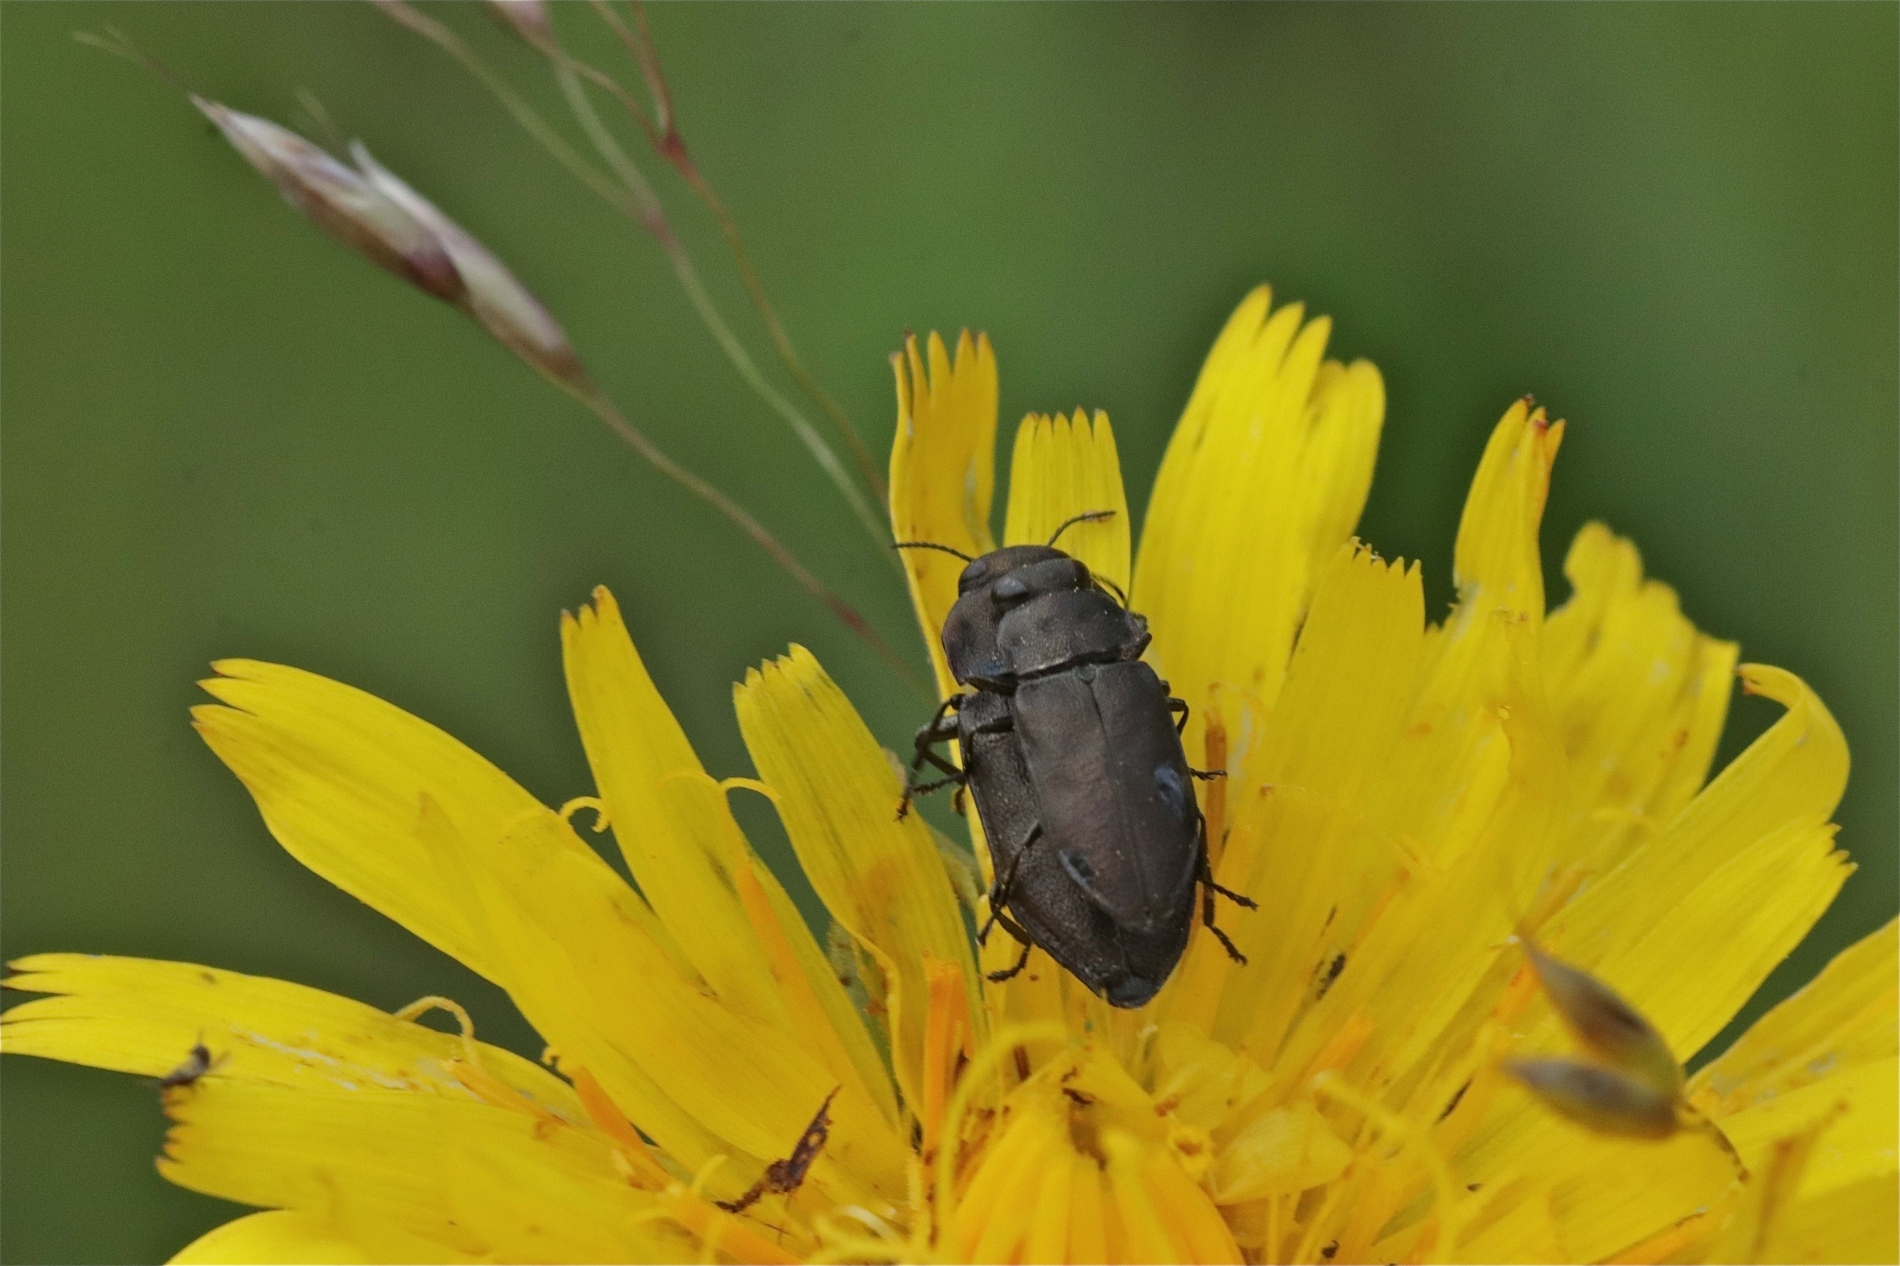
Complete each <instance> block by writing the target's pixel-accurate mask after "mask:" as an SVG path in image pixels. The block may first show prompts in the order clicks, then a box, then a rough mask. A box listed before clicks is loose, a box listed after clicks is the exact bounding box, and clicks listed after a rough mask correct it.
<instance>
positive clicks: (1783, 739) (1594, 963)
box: [1542, 665, 1851, 1059]
mask: <svg viewBox="0 0 1900 1266" xmlns="http://www.w3.org/2000/svg"><path fill="white" fill-rule="evenodd" d="M1742 674H1743V681H1744V684H1745V686H1746V688H1747V689H1749V690H1751V691H1752V692H1754V693H1758V694H1764V695H1767V696H1768V697H1769V698H1772V699H1774V700H1776V701H1777V702H1779V703H1782V704H1784V705H1786V706H1787V708H1788V711H1787V713H1786V714H1785V715H1784V716H1782V718H1781V719H1780V720H1778V721H1777V722H1775V724H1774V725H1772V726H1770V727H1769V729H1768V730H1767V732H1765V733H1764V734H1762V735H1761V736H1760V737H1759V738H1757V739H1756V740H1755V742H1754V743H1752V744H1750V745H1749V747H1748V749H1747V750H1746V751H1744V752H1743V753H1742V754H1741V755H1740V756H1738V757H1737V758H1736V759H1735V760H1734V761H1733V762H1732V763H1731V764H1730V765H1729V767H1728V768H1727V769H1725V770H1723V771H1722V773H1721V774H1720V775H1718V776H1717V777H1716V779H1715V780H1714V781H1713V782H1711V783H1710V784H1709V785H1708V787H1707V788H1706V789H1704V790H1703V792H1702V793H1701V794H1700V795H1698V796H1697V797H1696V798H1695V799H1694V800H1692V801H1690V803H1689V804H1688V805H1687V806H1686V807H1685V808H1684V809H1683V810H1682V811H1681V812H1680V813H1678V814H1677V815H1676V816H1675V818H1674V819H1673V820H1672V821H1671V822H1670V823H1669V824H1668V825H1667V827H1665V828H1664V830H1663V831H1661V832H1660V833H1658V834H1656V835H1655V836H1653V837H1652V838H1650V839H1648V840H1645V841H1644V842H1643V843H1642V844H1640V845H1638V846H1637V847H1636V848H1635V849H1634V850H1633V851H1631V852H1630V853H1629V855H1628V856H1627V857H1626V858H1625V859H1624V861H1623V862H1622V863H1621V864H1620V865H1619V866H1618V867H1617V868H1616V869H1615V870H1613V871H1612V872H1611V873H1610V874H1608V875H1605V876H1602V877H1601V878H1599V879H1596V880H1594V881H1593V882H1592V883H1591V885H1590V886H1589V887H1588V888H1587V889H1586V890H1585V891H1584V892H1583V893H1582V894H1581V895H1580V896H1579V897H1578V898H1577V899H1576V900H1575V901H1574V902H1572V903H1571V904H1570V905H1569V906H1568V907H1566V908H1565V909H1564V910H1563V912H1562V913H1561V914H1559V915H1558V916H1557V917H1556V918H1555V919H1554V920H1553V921H1552V922H1551V923H1550V924H1549V925H1548V926H1547V927H1546V929H1545V931H1544V934H1543V938H1542V939H1543V941H1544V943H1545V945H1546V946H1547V947H1548V948H1549V949H1550V950H1551V952H1552V953H1555V954H1557V955H1559V956H1561V957H1562V958H1563V959H1564V960H1565V961H1567V962H1570V963H1574V964H1576V965H1577V966H1579V967H1581V968H1582V969H1583V970H1585V971H1588V972H1591V973H1592V974H1594V975H1596V976H1598V977H1600V978H1602V979H1603V980H1604V981H1605V982H1606V983H1608V984H1609V985H1610V987H1612V988H1613V989H1615V990H1616V991H1617V992H1618V993H1620V994H1621V995H1622V996H1623V997H1624V998H1626V999H1628V1000H1629V1001H1630V1003H1631V1004H1632V1005H1633V1006H1635V1007H1636V1008H1637V1009H1638V1010H1640V1011H1641V1012H1642V1013H1643V1014H1644V1015H1646V1016H1647V1017H1649V1019H1650V1021H1651V1022H1652V1023H1653V1024H1655V1026H1656V1027H1657V1028H1658V1029H1659V1030H1660V1031H1661V1032H1662V1033H1663V1035H1664V1037H1665V1038H1667V1039H1668V1042H1669V1045H1670V1049H1671V1050H1673V1051H1674V1052H1675V1053H1676V1055H1677V1057H1678V1058H1679V1059H1687V1058H1688V1057H1689V1056H1690V1055H1693V1054H1694V1053H1695V1052H1696V1050H1697V1049H1699V1048H1700V1047H1701V1045H1702V1044H1703V1043H1705V1042H1707V1041H1708V1040H1709V1039H1710V1038H1711V1037H1713V1036H1715V1034H1716V1033H1717V1032H1718V1031H1719V1030H1720V1029H1721V1028H1722V1026H1723V1025H1724V1024H1727V1023H1728V1021H1729V1019H1730V1018H1731V1017H1732V1016H1733V1015H1734V1014H1735V1012H1736V1011H1737V1010H1739V1009H1740V1008H1741V1005H1742V1003H1743V1002H1745V1001H1746V1000H1747V999H1748V997H1749V995H1750V994H1752V993H1753V992H1754V991H1755V988H1756V986H1758V985H1759V984H1760V983H1761V981H1762V980H1763V979H1764V978H1765V977H1766V976H1767V974H1768V972H1769V971H1770V970H1771V969H1773V967H1774V966H1775V965H1776V964H1777V963H1779V962H1780V961H1781V960H1782V959H1783V958H1784V957H1786V956H1787V954H1788V953H1789V951H1791V950H1792V949H1793V948H1794V947H1795V945H1796V944H1798V943H1799V942H1800V939H1801V938H1802V937H1803V936H1805V935H1806V934H1807V931H1808V929H1809V928H1810V927H1812V926H1813V924H1814V921H1815V920H1816V919H1818V918H1819V917H1820V916H1821V912H1822V911H1823V910H1825V909H1826V908H1827V906H1828V903H1829V902H1831V901H1832V900H1833V897H1834V894H1835V893H1836V892H1837V891H1839V888H1840V885H1841V883H1842V882H1843V881H1844V880H1845V879H1846V877H1847V874H1848V873H1849V871H1850V869H1851V867H1849V866H1848V865H1847V864H1846V861H1845V857H1844V855H1842V854H1839V853H1837V852H1835V851H1834V849H1833V828H1832V827H1831V826H1829V825H1828V821H1827V820H1828V817H1829V816H1830V815H1831V814H1832V813H1833V811H1834V806H1835V805H1836V804H1838V803H1839V802H1840V797H1841V791H1842V789H1843V788H1844V787H1845V786H1846V783H1847V744H1846V741H1845V740H1844V739H1843V738H1842V736H1841V731H1840V727H1839V726H1838V725H1836V724H1835V722H1834V718H1833V717H1832V716H1831V715H1830V714H1829V713H1828V710H1827V708H1826V707H1825V706H1824V705H1823V704H1822V703H1821V701H1820V699H1819V698H1818V697H1816V695H1815V694H1814V692H1813V691H1811V690H1809V689H1808V688H1807V686H1806V685H1804V684H1803V683H1802V682H1801V680H1800V679H1799V678H1797V677H1795V676H1794V675H1793V674H1792V673H1787V672H1784V671H1782V670H1781V669H1778V668H1769V667H1766V666H1763V665H1747V666H1744V668H1743V669H1742Z"/></svg>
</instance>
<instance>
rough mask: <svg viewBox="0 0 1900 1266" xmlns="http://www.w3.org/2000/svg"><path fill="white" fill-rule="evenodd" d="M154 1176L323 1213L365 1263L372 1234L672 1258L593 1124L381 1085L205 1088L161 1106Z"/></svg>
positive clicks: (518, 1255) (518, 1253) (547, 1251)
mask: <svg viewBox="0 0 1900 1266" xmlns="http://www.w3.org/2000/svg"><path fill="white" fill-rule="evenodd" d="M168 1110H169V1111H170V1113H171V1115H172V1117H173V1119H174V1121H175V1122H176V1123H177V1124H176V1125H174V1127H173V1128H172V1131H171V1133H170V1135H169V1136H168V1137H167V1139H166V1148H165V1150H166V1155H165V1158H164V1159H163V1160H161V1161H160V1162H159V1169H160V1171H161V1172H162V1173H163V1174H164V1175H165V1176H166V1177H167V1178H169V1179H171V1180H172V1181H173V1182H176V1183H178V1184H179V1185H180V1186H183V1187H188V1188H190V1189H192V1190H193V1191H201V1192H204V1193H206V1194H207V1195H215V1196H220V1197H222V1198H224V1199H227V1200H235V1201H237V1202H239V1203H241V1204H252V1205H263V1206H267V1207H275V1208H286V1209H297V1210H307V1211H313V1212H319V1213H322V1214H324V1215H326V1216H327V1217H328V1218H329V1219H330V1220H331V1221H332V1223H333V1224H334V1225H335V1226H336V1227H338V1228H339V1231H340V1233H341V1234H342V1235H343V1236H344V1237H346V1238H347V1239H349V1240H351V1241H354V1242H357V1243H360V1244H362V1245H363V1246H364V1247H365V1248H366V1249H367V1252H368V1255H369V1256H370V1257H371V1258H372V1259H379V1258H380V1259H383V1260H388V1259H389V1257H388V1251H387V1248H386V1247H385V1246H384V1245H381V1244H379V1243H378V1242H377V1237H378V1233H379V1231H380V1230H381V1229H382V1228H393V1229H395V1230H396V1231H397V1232H398V1233H399V1234H400V1235H401V1236H402V1237H403V1238H404V1239H405V1240H409V1241H410V1242H413V1240H412V1239H411V1237H421V1238H422V1239H424V1240H428V1241H431V1242H434V1243H436V1244H440V1245H442V1246H444V1247H445V1248H446V1249H448V1250H450V1252H449V1253H444V1254H442V1256H444V1257H447V1256H450V1255H451V1254H466V1255H468V1256H473V1257H480V1258H486V1259H489V1260H495V1259H500V1260H515V1261H527V1260H536V1261H555V1260H561V1261H594V1262H614V1261H679V1260H683V1258H684V1256H685V1254H686V1253H687V1252H689V1251H690V1249H691V1245H690V1241H688V1240H687V1239H686V1237H685V1236H683V1235H682V1234H680V1233H679V1232H678V1230H677V1229H676V1228H673V1227H672V1225H671V1224H670V1223H668V1222H665V1221H661V1220H658V1219H651V1220H648V1219H646V1218H645V1216H644V1215H648V1214H649V1213H650V1212H651V1211H652V1209H653V1207H654V1197H653V1196H651V1195H650V1194H648V1193H646V1192H641V1191H636V1190H634V1189H633V1188H631V1187H629V1186H628V1185H627V1184H626V1182H625V1181H624V1180H623V1179H622V1178H621V1177H620V1175H619V1173H618V1172H617V1171H616V1169H615V1167H614V1164H613V1160H612V1150H611V1147H610V1146H609V1144H608V1143H607V1141H606V1140H605V1139H604V1138H603V1137H602V1136H600V1135H599V1134H596V1133H594V1132H592V1131H591V1130H581V1129H575V1128H571V1127H567V1126H562V1125H549V1124H547V1123H546V1120H545V1118H537V1117H535V1116H533V1115H530V1114H528V1113H523V1112H511V1111H508V1110H506V1109H502V1108H496V1107H492V1106H490V1105H487V1104H482V1103H470V1102H467V1101H458V1100H454V1099H447V1098H436V1097H433V1096H427V1095H413V1094H402V1093H399V1092H391V1091H371V1090H359V1091H315V1090H293V1089H288V1088H284V1087H278V1086H262V1085H247V1084H243V1083H236V1082H219V1083H212V1082H205V1083H201V1084H200V1085H199V1086H198V1087H196V1088H194V1090H193V1091H192V1092H191V1093H186V1094H181V1095H179V1096H178V1097H177V1098H175V1099H174V1100H173V1101H172V1102H171V1103H170V1105H169V1108H168Z"/></svg>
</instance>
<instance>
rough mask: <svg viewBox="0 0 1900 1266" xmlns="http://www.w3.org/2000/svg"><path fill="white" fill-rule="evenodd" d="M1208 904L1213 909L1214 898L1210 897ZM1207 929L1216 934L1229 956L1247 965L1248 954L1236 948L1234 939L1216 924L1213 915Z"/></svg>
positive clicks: (1242, 964)
mask: <svg viewBox="0 0 1900 1266" xmlns="http://www.w3.org/2000/svg"><path fill="white" fill-rule="evenodd" d="M1207 904H1208V907H1209V908H1210V909H1211V908H1212V907H1213V905H1214V901H1213V898H1211V897H1210V898H1208V902H1207ZM1207 930H1208V931H1210V932H1212V933H1213V934H1214V936H1215V939H1217V940H1219V941H1220V943H1221V948H1222V949H1225V950H1226V951H1227V957H1229V958H1231V959H1233V960H1234V961H1235V962H1236V963H1239V964H1240V965H1241V966H1242V967H1245V966H1246V965H1247V956H1246V955H1245V954H1243V953H1241V952H1240V951H1239V950H1237V949H1235V948H1234V943H1233V941H1231V940H1229V939H1228V936H1227V933H1225V932H1223V931H1221V930H1220V929H1219V928H1217V927H1215V926H1214V920H1213V918H1212V917H1211V916H1210V917H1209V918H1208V919H1207Z"/></svg>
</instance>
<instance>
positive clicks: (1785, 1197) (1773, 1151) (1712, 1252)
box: [1707, 1114, 1834, 1262]
mask: <svg viewBox="0 0 1900 1266" xmlns="http://www.w3.org/2000/svg"><path fill="white" fill-rule="evenodd" d="M1833 1122H1834V1115H1833V1114H1829V1115H1827V1116H1823V1117H1820V1118H1818V1119H1817V1120H1814V1121H1812V1122H1810V1123H1809V1124H1807V1125H1806V1126H1804V1127H1803V1128H1801V1129H1800V1130H1797V1131H1796V1132H1794V1133H1792V1134H1789V1135H1787V1136H1785V1137H1783V1138H1780V1139H1776V1140H1775V1142H1774V1145H1773V1146H1772V1147H1771V1148H1770V1149H1769V1150H1768V1152H1767V1154H1766V1155H1764V1156H1762V1157H1760V1158H1758V1160H1757V1163H1756V1164H1755V1165H1753V1166H1751V1167H1750V1172H1749V1175H1748V1181H1747V1183H1745V1184H1744V1186H1743V1189H1742V1195H1741V1199H1740V1200H1739V1201H1737V1202H1736V1207H1735V1209H1734V1210H1733V1212H1732V1214H1731V1216H1730V1217H1729V1219H1728V1225H1727V1226H1725V1227H1724V1228H1722V1230H1721V1232H1720V1234H1718V1235H1717V1236H1716V1237H1715V1239H1714V1241H1713V1243H1712V1244H1711V1245H1710V1247H1709V1251H1708V1254H1707V1260H1709V1261H1715V1262H1762V1261H1779V1260H1781V1259H1779V1258H1770V1257H1767V1256H1766V1255H1765V1251H1766V1249H1767V1247H1768V1240H1769V1238H1770V1236H1772V1235H1773V1234H1774V1232H1775V1230H1776V1229H1777V1227H1778V1226H1779V1224H1780V1223H1781V1221H1782V1219H1783V1218H1784V1217H1785V1216H1786V1214H1787V1210H1788V1207H1789V1206H1791V1205H1792V1204H1793V1203H1794V1202H1795V1199H1796V1193H1797V1192H1798V1191H1800V1189H1801V1184H1802V1178H1803V1176H1804V1175H1805V1174H1806V1172H1807V1167H1808V1158H1809V1157H1810V1156H1811V1155H1812V1154H1813V1152H1814V1145H1815V1143H1816V1142H1817V1141H1818V1140H1819V1139H1820V1136H1821V1135H1822V1134H1823V1133H1825V1132H1826V1131H1827V1128H1828V1127H1829V1126H1830V1125H1832V1124H1833Z"/></svg>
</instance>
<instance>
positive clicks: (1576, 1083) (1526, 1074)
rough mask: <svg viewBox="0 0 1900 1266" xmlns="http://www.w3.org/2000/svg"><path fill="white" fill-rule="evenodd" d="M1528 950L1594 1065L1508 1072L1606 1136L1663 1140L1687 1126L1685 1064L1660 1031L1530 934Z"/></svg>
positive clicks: (1535, 1065) (1528, 1062)
mask: <svg viewBox="0 0 1900 1266" xmlns="http://www.w3.org/2000/svg"><path fill="white" fill-rule="evenodd" d="M1524 951H1525V953H1526V955H1527V956H1528V957H1529V958H1530V962H1531V968H1532V970H1534V971H1535V972H1536V973H1537V980H1538V983H1539V984H1540V985H1542V986H1543V990H1544V996H1545V997H1546V998H1548V999H1549V1000H1550V1004H1551V1008H1552V1009H1553V1010H1554V1011H1556V1013H1557V1015H1558V1018H1559V1019H1561V1020H1562V1021H1563V1024H1564V1027H1565V1028H1566V1029H1568V1030H1569V1031H1570V1034H1571V1036H1572V1037H1574V1038H1575V1039H1576V1041H1577V1044H1578V1045H1579V1046H1581V1047H1582V1048H1583V1050H1584V1052H1585V1053H1586V1054H1587V1055H1589V1056H1590V1057H1591V1061H1592V1062H1587V1063H1586V1062H1583V1061H1580V1060H1571V1059H1518V1060H1510V1061H1507V1062H1506V1063H1505V1065H1504V1071H1505V1072H1507V1073H1509V1074H1510V1075H1511V1076H1512V1077H1515V1078H1516V1079H1517V1080H1518V1081H1520V1082H1522V1083H1523V1084H1524V1086H1525V1087H1526V1088H1527V1089H1529V1090H1530V1091H1531V1093H1532V1094H1535V1095H1536V1096H1537V1097H1538V1098H1539V1099H1542V1100H1543V1101H1544V1103H1545V1104H1546V1105H1548V1106H1549V1107H1551V1108H1552V1109H1554V1110H1555V1111H1557V1112H1559V1113H1561V1114H1562V1115H1564V1116H1566V1117H1569V1118H1570V1119H1571V1120H1573V1121H1576V1122H1578V1123H1579V1124H1582V1125H1584V1126H1587V1127H1589V1128H1590V1129H1593V1130H1597V1131H1600V1132H1602V1133H1605V1134H1620V1135H1624V1136H1626V1137H1630V1138H1650V1139H1662V1138H1668V1137H1669V1136H1670V1135H1672V1134H1674V1133H1675V1132H1676V1130H1677V1129H1679V1128H1681V1127H1682V1126H1683V1125H1684V1124H1686V1123H1687V1117H1686V1114H1685V1108H1686V1105H1685V1104H1684V1102H1683V1097H1682V1089H1683V1075H1682V1065H1681V1064H1679V1063H1677V1062H1676V1057H1675V1056H1674V1055H1673V1054H1671V1053H1670V1050H1669V1044H1668V1043H1667V1042H1665V1041H1664V1040H1663V1036H1662V1034H1660V1033H1658V1032H1657V1031H1656V1027H1655V1026H1654V1025H1652V1024H1651V1023H1650V1022H1649V1021H1648V1020H1647V1019H1645V1018H1644V1017H1643V1016H1642V1015H1641V1013H1639V1012H1638V1011H1637V1010H1636V1009H1635V1008H1634V1007H1632V1006H1630V1004H1629V1003H1627V1002H1625V1001H1624V1000H1623V999H1622V998H1621V997H1619V996H1618V995H1617V993H1616V991H1615V990H1613V989H1611V988H1610V987H1609V986H1608V985H1606V984H1604V983H1603V982H1602V981H1600V980H1598V979H1597V978H1596V977H1594V976H1592V975H1590V974H1589V973H1588V972H1586V971H1583V970H1581V969H1579V968H1577V967H1573V966H1571V965H1570V964H1569V963H1566V962H1563V961H1562V960H1560V959H1557V958H1554V957H1552V956H1551V955H1550V954H1548V953H1546V952H1545V951H1544V950H1543V949H1541V948H1539V947H1538V945H1537V943H1536V942H1535V941H1533V940H1531V939H1530V938H1529V937H1525V938H1524Z"/></svg>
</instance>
